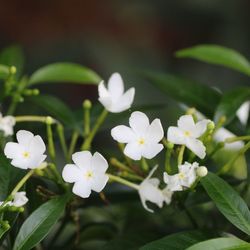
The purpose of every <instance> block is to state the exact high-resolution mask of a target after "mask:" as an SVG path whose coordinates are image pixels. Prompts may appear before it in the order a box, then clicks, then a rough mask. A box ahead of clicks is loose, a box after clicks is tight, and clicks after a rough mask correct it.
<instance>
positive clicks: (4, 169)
mask: <svg viewBox="0 0 250 250" xmlns="http://www.w3.org/2000/svg"><path fill="white" fill-rule="evenodd" d="M11 168H13V167H12V166H11V164H10V162H9V160H8V159H7V158H6V157H5V156H4V155H3V154H0V201H1V200H3V199H4V198H6V197H7V196H8V191H9V185H10V172H11Z"/></svg>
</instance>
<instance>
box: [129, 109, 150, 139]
mask: <svg viewBox="0 0 250 250" xmlns="http://www.w3.org/2000/svg"><path fill="white" fill-rule="evenodd" d="M129 125H130V127H131V128H132V129H133V130H134V132H135V133H136V134H138V135H144V134H145V133H146V130H147V129H148V126H149V119H148V117H147V116H146V115H145V114H144V113H142V112H140V111H135V112H133V113H132V114H131V116H130V118H129Z"/></svg>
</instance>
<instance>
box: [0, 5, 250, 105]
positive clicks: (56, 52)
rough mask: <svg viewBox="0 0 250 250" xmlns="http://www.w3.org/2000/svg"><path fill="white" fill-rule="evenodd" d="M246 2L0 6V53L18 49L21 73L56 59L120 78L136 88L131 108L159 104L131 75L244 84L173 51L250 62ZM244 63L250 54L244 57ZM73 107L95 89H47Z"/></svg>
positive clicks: (93, 94) (227, 72) (94, 96)
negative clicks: (217, 52)
mask: <svg viewBox="0 0 250 250" xmlns="http://www.w3.org/2000/svg"><path fill="white" fill-rule="evenodd" d="M249 7H250V1H247V0H237V1H235V0H221V1H218V0H186V1H182V0H175V1H171V0H169V1H167V0H154V1H149V0H134V1H121V0H117V1H98V0H92V1H83V0H70V1H69V0H30V1H25V0H24V1H20V0H19V1H18V0H12V1H7V0H0V34H1V36H0V49H1V48H4V47H6V46H9V45H12V44H19V45H21V46H22V48H23V49H24V52H25V55H26V65H25V72H26V73H27V74H31V73H32V72H33V71H34V70H35V69H37V68H39V67H40V66H43V65H45V64H49V63H52V62H58V61H70V62H76V63H81V64H83V65H84V66H87V67H90V68H92V69H93V70H95V71H96V72H97V73H98V74H100V75H101V76H102V77H103V78H104V79H106V80H107V78H108V77H109V75H110V74H111V73H112V72H115V71H118V72H120V73H121V74H122V75H123V77H124V79H125V82H126V85H127V86H128V87H129V86H132V85H135V86H136V88H137V92H136V103H139V104H141V103H142V104H144V103H148V102H149V100H152V99H153V100H156V102H164V101H165V98H166V97H165V96H162V95H161V93H160V92H159V91H157V90H155V89H154V88H153V87H152V86H151V85H150V84H148V83H146V82H144V81H143V80H142V78H141V77H140V75H139V74H138V72H139V71H140V70H141V69H151V70H152V69H154V70H159V71H165V72H174V73H178V74H182V75H186V76H188V77H189V78H192V79H196V80H199V81H200V82H202V83H205V84H209V85H212V86H216V87H218V88H220V89H222V90H226V89H229V88H232V87H233V86H234V85H236V84H237V85H244V84H247V82H248V78H247V77H245V76H243V75H241V74H240V73H237V72H232V71H230V70H227V69H224V68H221V67H215V66H209V65H207V64H203V63H201V62H196V61H193V60H188V59H177V58H175V57H174V52H175V51H176V50H178V49H181V48H185V47H189V46H193V45H196V44H200V43H215V44H220V45H223V46H227V47H231V48H234V49H236V50H238V51H240V52H241V53H243V54H244V55H245V56H246V57H248V56H249V53H250V50H249V38H250V29H249V24H250V15H249V9H250V8H249ZM249 57H250V56H249ZM44 91H50V92H52V93H56V94H57V95H60V96H61V97H62V98H63V99H64V100H65V101H67V102H68V103H70V104H71V105H72V106H79V105H80V104H81V102H82V100H83V99H84V98H86V97H87V98H91V99H92V100H93V101H96V99H97V91H96V87H94V86H75V85H67V84H64V85H61V86H60V87H58V85H56V86H46V87H44Z"/></svg>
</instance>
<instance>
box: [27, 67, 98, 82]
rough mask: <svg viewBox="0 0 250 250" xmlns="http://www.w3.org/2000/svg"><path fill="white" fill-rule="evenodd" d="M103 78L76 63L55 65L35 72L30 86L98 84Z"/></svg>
mask: <svg viewBox="0 0 250 250" xmlns="http://www.w3.org/2000/svg"><path fill="white" fill-rule="evenodd" d="M100 80H101V78H100V77H99V76H98V75H97V74H96V73H95V72H94V71H92V70H91V69H88V68H85V67H83V66H81V65H79V64H74V63H53V64H49V65H46V66H44V67H42V68H40V69H38V70H37V71H35V72H34V73H33V74H32V75H31V77H30V81H29V84H30V85H32V84H37V83H48V82H53V83H58V82H59V83H62V82H67V83H77V84H86V83H88V84H90V83H91V84H98V83H99V82H100Z"/></svg>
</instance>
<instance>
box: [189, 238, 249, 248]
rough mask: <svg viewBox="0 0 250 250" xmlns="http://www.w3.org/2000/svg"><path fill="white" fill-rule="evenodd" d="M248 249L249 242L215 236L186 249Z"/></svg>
mask: <svg viewBox="0 0 250 250" xmlns="http://www.w3.org/2000/svg"><path fill="white" fill-rule="evenodd" d="M201 249H206V250H248V249H250V244H249V243H247V242H245V241H243V240H240V239H238V238H217V239H212V240H206V241H203V242H200V243H197V244H195V245H193V246H191V247H189V248H187V249H186V250H201Z"/></svg>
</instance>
